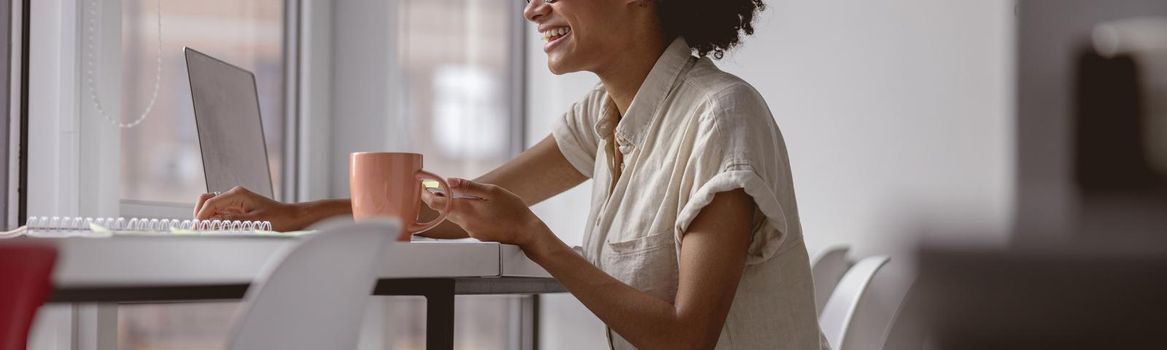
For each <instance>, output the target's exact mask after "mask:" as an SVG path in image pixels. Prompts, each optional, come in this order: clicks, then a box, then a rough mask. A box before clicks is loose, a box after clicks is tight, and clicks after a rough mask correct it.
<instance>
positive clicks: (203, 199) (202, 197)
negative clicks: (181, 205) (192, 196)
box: [191, 193, 215, 218]
mask: <svg viewBox="0 0 1167 350" xmlns="http://www.w3.org/2000/svg"><path fill="white" fill-rule="evenodd" d="M214 196H215V194H214V193H203V194H201V195H199V200H198V202H196V204H195V207H194V213H192V214H191V215H193V216H194V217H196V218H197V217H198V216H199V210H200V209H202V208H203V203H206V202H207V200H208V199H211V197H214Z"/></svg>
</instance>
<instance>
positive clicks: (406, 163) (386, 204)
mask: <svg viewBox="0 0 1167 350" xmlns="http://www.w3.org/2000/svg"><path fill="white" fill-rule="evenodd" d="M421 169H422V156H421V155H420V154H417V153H392V152H355V153H353V154H352V155H350V156H349V190H350V192H351V195H352V202H353V219H356V220H362V219H369V218H383V217H392V218H396V219H398V220H401V222H402V224H403V225H404V230H403V231H402V232H401V236H398V237H397V240H399V241H409V238H410V236H411V235H414V234H418V233H422V232H425V231H426V230H429V229H431V228H434V226H437V225H438V224H440V223H442V221H444V220H446V213H447V212H448V211H449V209H450V201H446V206H445V207H444V208H442V210H439V211H438V217H437V218H436V219H434V220H432V221H429V222H422V223H419V222H417V214H418V212H419V211H420V210H421V206H422V205H424V204H422V203H421V190H422V185H421V180H424V179H429V180H434V181H437V182H438V184H439V185H440V186H441V187H442V190H444V191H446V193H449V192H450V186H449V185H447V184H446V180H445V179H442V178H441V177H440V176H437V175H434V174H433V173H430V172H427V171H424V170H421Z"/></svg>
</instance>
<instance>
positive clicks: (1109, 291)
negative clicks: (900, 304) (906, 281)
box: [887, 247, 1167, 350]
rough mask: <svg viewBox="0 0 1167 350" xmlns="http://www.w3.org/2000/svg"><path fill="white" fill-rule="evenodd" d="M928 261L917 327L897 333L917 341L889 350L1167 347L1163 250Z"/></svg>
mask: <svg viewBox="0 0 1167 350" xmlns="http://www.w3.org/2000/svg"><path fill="white" fill-rule="evenodd" d="M919 266H920V270H919V272H920V277H919V279H918V280H917V284H916V285H915V287H914V288H913V291H912V293H911V295H909V300H908V301H907V302H906V304H905V308H904V309H902V310H901V315H909V316H903V317H901V319H909V320H911V322H914V324H911V325H904V324H897V326H896V328H898V329H893V330H892V333H893V335H892V339H904V337H903V336H902V333H904V332H905V331H904V329H909V330H910V332H915V334H914V335H915V336H916V338H914V339H915V340H916V341H915V342H900V343H898V344H892V343H889V347H887V349H897V350H898V349H921V348H927V349H936V350H966V349H969V350H971V349H977V350H993V349H996V350H1014V349H1064V350H1076V349H1167V337H1164V332H1163V331H1164V330H1167V278H1165V277H1167V255H1164V254H1163V253H1162V250H1159V251H1130V250H1125V251H1120V250H1109V251H1095V252H1092V253H1083V250H1082V249H1076V248H1066V249H1044V250H1016V249H1011V250H1004V251H1003V250H995V249H976V248H967V247H966V248H930V249H925V250H923V251H922V252H921V254H920V255H919ZM896 333H901V335H896ZM924 344H928V345H927V346H926V347H925V346H924ZM892 346H895V347H892Z"/></svg>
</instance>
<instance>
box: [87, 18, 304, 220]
mask: <svg viewBox="0 0 1167 350" xmlns="http://www.w3.org/2000/svg"><path fill="white" fill-rule="evenodd" d="M89 2H91V1H89ZM121 4H122V31H123V34H122V47H123V51H122V52H123V67H124V68H123V76H122V82H123V83H122V90H121V91H123V93H122V94H121V98H122V110H123V113H122V114H123V115H122V116H120V118H121V119H122V121H123V122H130V121H132V120H133V118H137V116H138V115H140V113H141V111H143V110H144V109H145V108H146V107H147V106H148V105H150V101H151V99H152V98H153V96H154V93H153V92H154V87H155V85H154V84H155V83H154V82H155V69H153V68H154V67H155V59H156V55H157V54H158V52H159V51H158V47H157V45H158V42H159V41H158V35H159V25H158V22H157V21H159V18H158V16H157V14H158V13H159V11H158V8H157V6H158V4H159V1H158V0H122V2H121ZM161 5H162V9H161V16H162V17H161V21H162V23H161V35H162V41H161V45H162V50H161V54H162V70H161V72H162V73H161V74H162V75H161V76H160V77H158V78H159V85H158V89H159V91H158V93H157V101H156V102H155V104H154V106H153V109H152V110H151V111H150V114H149V116H148V117H147V118H146V120H145V121H144V122H143V123H142V124H141V125H139V126H137V127H134V128H131V129H126V130H122V143H121V147H122V157H121V161H122V167H121V169H122V172H121V188H122V199H124V200H132V201H145V202H167V203H182V204H188V203H192V202H193V201H194V199H195V198H197V197H198V195H199V194H201V193H203V192H206V183H205V181H204V180H203V170H202V158H201V157H200V153H199V144H198V135H197V133H196V130H195V122H194V110H193V107H192V106H191V97H190V86H189V85H188V82H187V76H186V74H187V73H186V61H185V60H184V58H183V53H182V48H183V47H184V46H189V47H191V48H195V49H197V50H199V51H202V52H205V53H207V54H210V55H212V56H215V57H218V58H221V59H223V60H225V61H227V62H229V63H232V64H235V65H237V66H240V67H243V68H245V69H247V70H250V71H252V72H253V73H255V76H256V85H257V88H258V90H259V103H260V114H261V115H262V116H263V127H264V137H265V139H266V141H267V145H268V157H269V161H270V168H271V169H272V176H273V181H274V188H275V190H276V197H277V198H280V193H279V191H280V189H281V186H280V184H281V183H282V181H281V180H282V179H281V175H282V174H283V172H282V171H280V170H279V169H282V167H281V164H282V163H283V160H284V152H283V144H284V142H283V140H284V125H285V123H284V121H285V115H286V113H285V111H284V106H285V95H286V94H285V90H284V72H285V69H284V35H283V34H284V0H248V1H238V0H203V1H162V2H161ZM87 6H92V4H91V3H90V4H87ZM113 117H118V116H113ZM130 214H134V213H130Z"/></svg>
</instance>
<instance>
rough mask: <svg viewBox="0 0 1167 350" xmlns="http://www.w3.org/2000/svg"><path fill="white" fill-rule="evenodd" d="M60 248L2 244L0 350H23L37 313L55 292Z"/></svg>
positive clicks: (15, 242) (20, 242)
mask: <svg viewBox="0 0 1167 350" xmlns="http://www.w3.org/2000/svg"><path fill="white" fill-rule="evenodd" d="M56 260H57V248H56V247H54V246H52V245H49V244H46V243H40V242H33V241H32V240H28V239H19V240H12V241H4V242H0V350H24V349H25V348H26V343H27V342H28V330H29V328H30V327H31V326H32V321H33V318H34V317H35V316H36V311H37V309H39V308H40V306H41V305H43V304H44V302H45V299H47V298H48V296H49V293H50V292H51V291H52V282H51V280H50V279H51V278H52V272H53V264H54V263H56Z"/></svg>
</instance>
